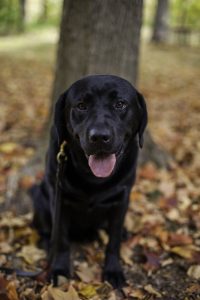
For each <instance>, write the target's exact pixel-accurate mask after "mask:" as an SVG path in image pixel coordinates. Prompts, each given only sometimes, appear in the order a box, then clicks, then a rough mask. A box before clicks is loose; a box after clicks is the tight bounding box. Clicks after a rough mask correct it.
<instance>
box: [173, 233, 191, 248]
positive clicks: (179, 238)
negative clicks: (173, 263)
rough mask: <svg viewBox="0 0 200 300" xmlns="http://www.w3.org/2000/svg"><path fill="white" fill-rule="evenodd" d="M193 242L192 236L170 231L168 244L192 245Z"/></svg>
mask: <svg viewBox="0 0 200 300" xmlns="http://www.w3.org/2000/svg"><path fill="white" fill-rule="evenodd" d="M192 243H193V239H192V238H191V236H189V235H186V234H180V233H170V234H169V239H168V244H169V245H170V246H180V245H190V244H192Z"/></svg>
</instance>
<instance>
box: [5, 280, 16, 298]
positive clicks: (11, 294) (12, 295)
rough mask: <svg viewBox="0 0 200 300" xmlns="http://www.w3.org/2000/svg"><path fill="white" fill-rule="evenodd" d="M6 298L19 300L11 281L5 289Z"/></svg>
mask: <svg viewBox="0 0 200 300" xmlns="http://www.w3.org/2000/svg"><path fill="white" fill-rule="evenodd" d="M6 290H7V294H8V298H9V299H10V300H19V298H18V295H17V291H16V285H15V283H14V282H13V281H10V282H9V283H8V285H7V287H6Z"/></svg>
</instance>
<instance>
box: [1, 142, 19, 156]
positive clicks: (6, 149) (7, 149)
mask: <svg viewBox="0 0 200 300" xmlns="http://www.w3.org/2000/svg"><path fill="white" fill-rule="evenodd" d="M18 149H19V145H18V144H16V143H12V142H9V143H3V144H0V152H2V153H5V154H12V153H13V152H15V151H16V150H18Z"/></svg>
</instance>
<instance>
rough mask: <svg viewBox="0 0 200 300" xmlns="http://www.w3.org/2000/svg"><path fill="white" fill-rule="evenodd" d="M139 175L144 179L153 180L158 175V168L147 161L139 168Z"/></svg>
mask: <svg viewBox="0 0 200 300" xmlns="http://www.w3.org/2000/svg"><path fill="white" fill-rule="evenodd" d="M139 176H140V177H142V178H145V179H149V180H154V179H156V178H157V176H158V170H157V168H156V167H155V165H154V164H152V163H148V164H146V165H145V166H144V167H143V168H141V169H140V170H139Z"/></svg>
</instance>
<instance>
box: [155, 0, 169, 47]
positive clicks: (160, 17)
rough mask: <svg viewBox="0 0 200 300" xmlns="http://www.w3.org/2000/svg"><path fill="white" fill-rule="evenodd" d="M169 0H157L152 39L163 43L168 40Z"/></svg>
mask: <svg viewBox="0 0 200 300" xmlns="http://www.w3.org/2000/svg"><path fill="white" fill-rule="evenodd" d="M168 18H169V0H157V7H156V10H155V17H154V25H153V34H152V41H153V42H159V43H163V42H166V41H167V40H168V33H169V28H168Z"/></svg>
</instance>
